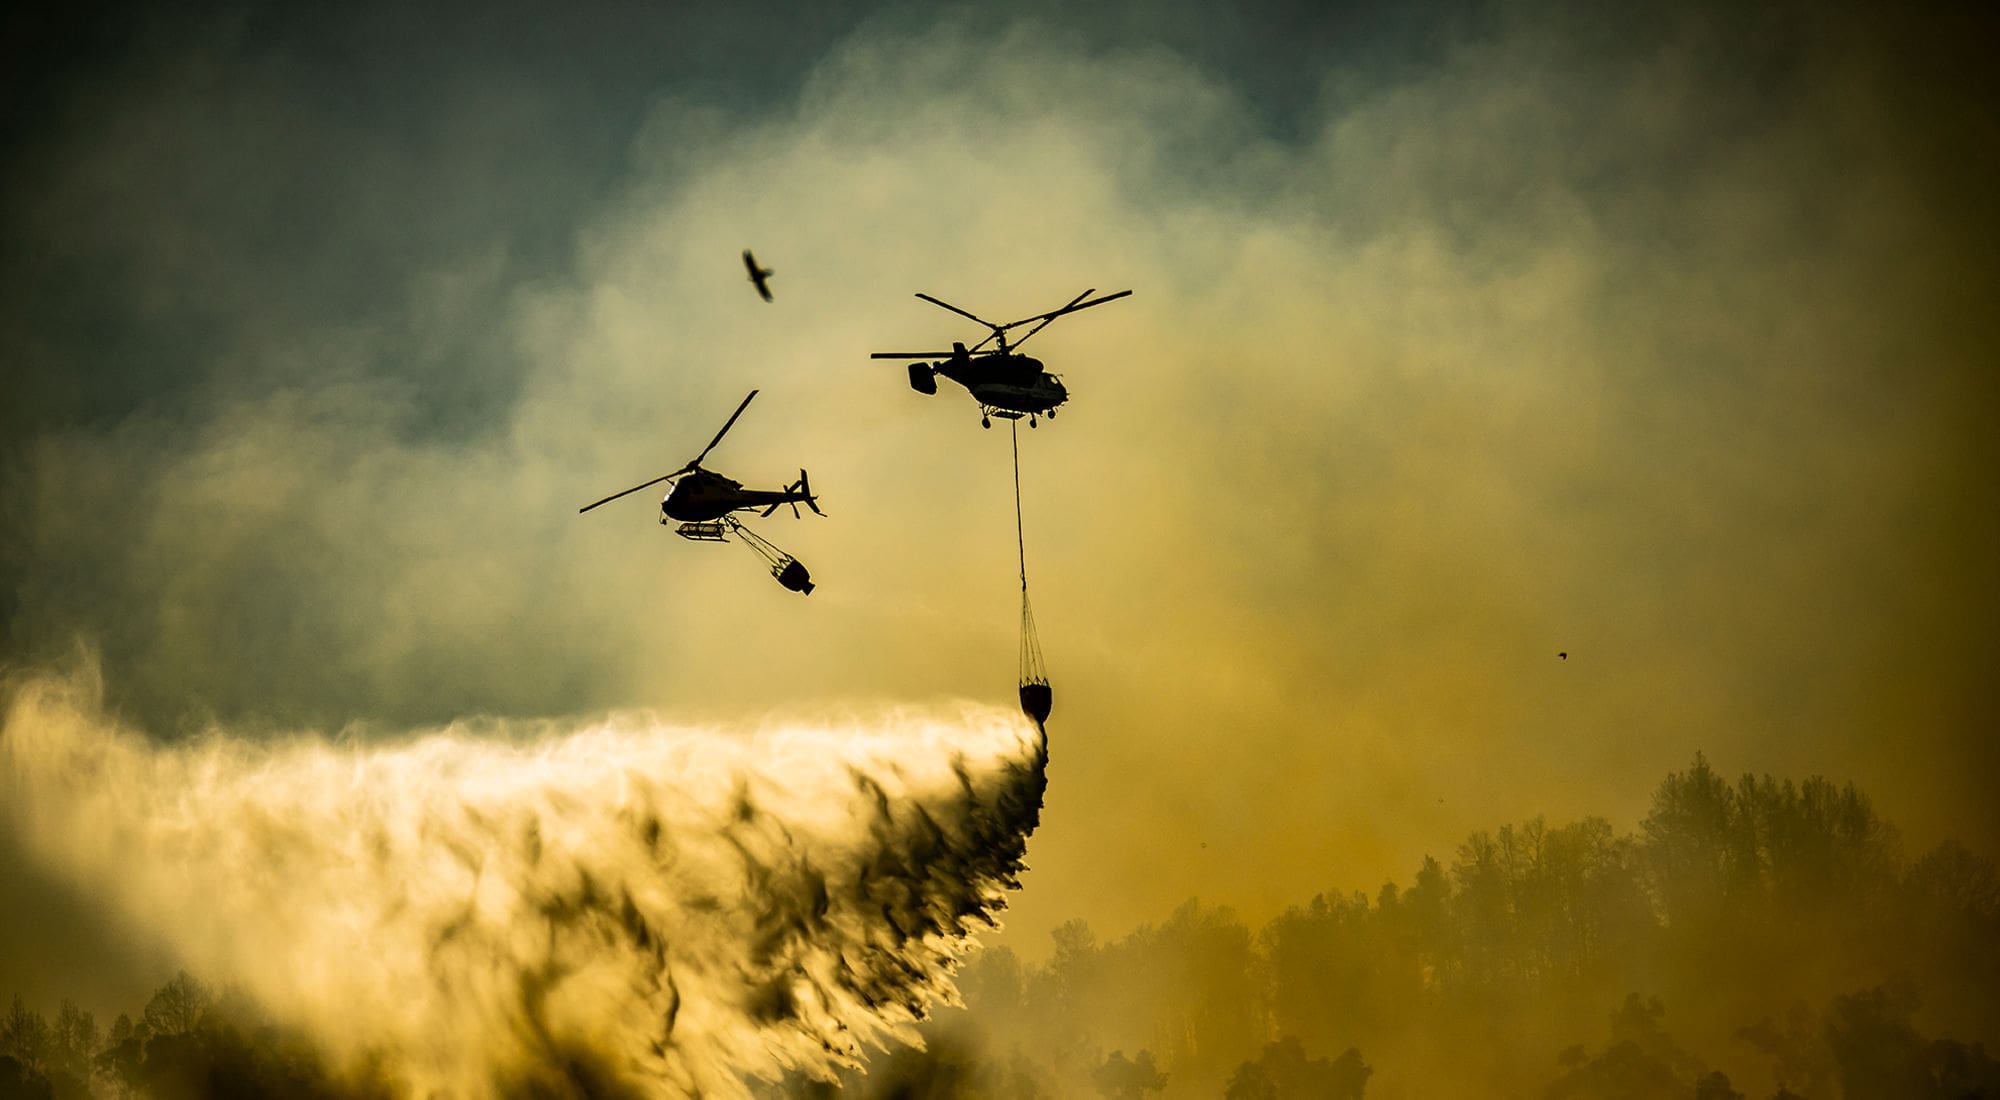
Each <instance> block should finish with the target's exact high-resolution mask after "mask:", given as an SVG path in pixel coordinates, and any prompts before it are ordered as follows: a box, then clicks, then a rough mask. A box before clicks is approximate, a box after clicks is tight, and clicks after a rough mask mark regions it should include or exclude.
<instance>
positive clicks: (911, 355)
mask: <svg viewBox="0 0 2000 1100" xmlns="http://www.w3.org/2000/svg"><path fill="white" fill-rule="evenodd" d="M868 358H870V359H949V358H951V353H950V352H948V351H878V352H874V353H873V354H871V355H869V356H868Z"/></svg>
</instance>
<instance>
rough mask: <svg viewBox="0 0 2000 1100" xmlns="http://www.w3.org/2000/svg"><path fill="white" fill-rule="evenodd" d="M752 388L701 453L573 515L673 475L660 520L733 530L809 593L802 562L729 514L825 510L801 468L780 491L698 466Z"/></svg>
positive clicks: (714, 532)
mask: <svg viewBox="0 0 2000 1100" xmlns="http://www.w3.org/2000/svg"><path fill="white" fill-rule="evenodd" d="M757 393H758V391H756V390H751V391H750V396H749V397H745V398H744V399H743V403H742V404H741V405H738V406H736V411H735V412H733V413H731V414H730V415H729V420H728V421H727V422H726V423H724V424H723V425H722V430H721V431H719V432H716V433H715V438H714V439H711V440H709V441H708V446H706V447H703V448H702V449H701V453H700V454H698V455H696V456H694V458H692V459H690V460H689V461H688V463H687V465H685V466H682V467H681V468H680V469H678V470H675V471H674V472H672V473H670V474H661V475H660V476H659V477H656V478H654V479H653V480H651V481H648V482H646V483H645V484H643V485H634V486H632V487H631V488H630V489H626V490H624V491H622V492H617V493H613V494H611V495H610V496H608V497H605V498H604V499H603V500H599V501H595V502H593V503H590V504H586V505H584V506H583V507H581V508H578V509H577V512H578V514H582V513H584V512H588V511H590V510H591V509H592V508H595V507H597V506H598V505H600V504H609V503H611V502H612V501H614V500H617V499H618V498H619V497H622V496H629V495H630V494H632V493H636V492H638V491H639V490H641V489H645V488H649V487H651V486H654V485H658V484H659V483H660V482H662V481H669V480H672V479H674V478H679V479H680V480H678V481H675V482H674V487H673V489H672V490H671V491H669V492H668V493H667V495H666V497H665V498H664V499H662V500H661V501H660V522H661V523H662V524H665V523H670V522H674V521H679V523H680V525H679V526H678V527H676V528H674V533H675V534H677V535H679V536H681V537H682V538H684V539H691V540H693V541H696V542H727V541H729V538H728V535H729V532H731V531H734V532H735V533H736V534H737V535H739V536H741V537H742V539H743V541H744V544H745V545H747V546H749V547H750V548H751V549H752V550H755V551H757V553H758V554H759V555H760V556H761V557H763V558H764V559H765V561H767V562H769V563H770V565H771V575H772V576H775V577H777V578H778V583H779V584H782V585H784V586H785V587H786V588H789V589H791V590H792V591H794V592H811V591H812V588H813V585H812V581H811V579H810V577H809V576H808V575H807V573H806V569H805V566H803V565H801V564H799V561H798V559H797V558H794V557H792V556H791V555H789V554H786V553H785V552H784V551H782V550H779V549H778V548H777V547H775V546H772V545H771V544H770V543H768V542H765V541H764V540H763V539H761V538H758V537H757V536H756V535H754V534H752V533H751V532H750V530H749V528H747V527H744V526H743V524H742V523H741V522H740V521H739V520H737V519H736V517H735V516H733V515H731V514H730V513H732V512H740V511H748V510H755V509H759V508H761V509H763V514H764V515H766V516H769V515H770V514H771V513H773V512H776V511H777V510H778V509H779V507H781V506H783V505H787V504H789V505H791V508H792V515H794V516H797V515H798V514H799V505H801V504H804V505H805V506H806V507H808V508H810V509H812V511H813V514H814V515H816V516H823V515H825V514H826V513H825V512H822V511H820V510H819V503H818V498H817V497H815V496H813V492H812V486H811V485H809V484H808V483H807V481H806V472H805V471H804V470H803V469H801V470H800V471H799V479H798V480H797V481H795V482H793V483H791V484H790V485H787V486H785V487H784V488H783V489H781V490H769V489H745V488H744V487H743V485H742V483H740V482H738V481H736V480H734V479H732V478H727V477H724V476H722V475H721V474H718V473H716V472H715V471H713V470H706V469H703V468H702V465H701V460H702V459H704V458H707V457H708V452H710V451H712V450H714V449H715V445H716V444H717V443H720V442H722V437H723V436H725V435H728V434H729V429H730V428H732V427H735V426H736V418H737V417H739V416H742V415H743V410H744V409H747V408H749V407H750V400H751V398H754V397H756V396H757Z"/></svg>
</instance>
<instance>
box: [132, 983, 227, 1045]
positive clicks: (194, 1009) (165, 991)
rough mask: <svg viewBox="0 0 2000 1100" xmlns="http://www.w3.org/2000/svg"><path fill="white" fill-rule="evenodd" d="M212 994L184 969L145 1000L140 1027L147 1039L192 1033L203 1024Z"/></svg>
mask: <svg viewBox="0 0 2000 1100" xmlns="http://www.w3.org/2000/svg"><path fill="white" fill-rule="evenodd" d="M211 996H212V995H211V994H210V993H209V990H208V987H207V986H205V985H203V984H202V983H201V982H199V981H197V980H195V978H194V977H193V976H191V975H190V974H188V972H187V971H185V970H182V971H180V972H178V973H176V974H175V975H174V976H173V977H172V978H169V979H167V983H166V984H165V985H163V986H161V987H160V988H159V990H158V991H156V992H155V993H154V994H153V997H152V999H151V1000H149V1001H147V1002H146V1010H145V1012H144V1013H143V1014H141V1016H140V1018H139V1027H140V1028H141V1030H143V1031H144V1032H145V1034H146V1036H147V1038H148V1039H154V1038H159V1037H161V1036H175V1035H187V1034H190V1033H192V1032H193V1031H194V1029H195V1028H197V1027H199V1026H201V1018H202V1016H203V1014H205V1013H206V1012H207V1011H208V1005H209V1001H210V1000H211Z"/></svg>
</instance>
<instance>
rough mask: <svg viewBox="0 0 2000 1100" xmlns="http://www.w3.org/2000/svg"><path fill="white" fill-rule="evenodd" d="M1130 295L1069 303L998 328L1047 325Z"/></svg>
mask: <svg viewBox="0 0 2000 1100" xmlns="http://www.w3.org/2000/svg"><path fill="white" fill-rule="evenodd" d="M1084 293H1085V294H1088V293H1090V291H1088V290H1086V291H1084ZM1130 293H1132V292H1131V291H1129V290H1121V291H1119V292H1118V293H1116V294H1106V295H1105V296H1104V297H1102V298H1092V299H1091V300H1090V301H1088V302H1080V303H1079V302H1071V303H1070V304H1068V305H1066V306H1064V307H1062V308H1061V309H1052V310H1050V311H1048V312H1047V313H1038V314H1036V315H1035V316H1033V317H1023V318H1021V319H1020V320H1018V321H1014V322H1012V323H1010V324H1005V325H1001V326H1000V327H1001V328H1003V329H1007V328H1013V327H1014V326H1015V325H1025V324H1027V323H1028V322H1029V321H1040V322H1042V323H1043V324H1047V323H1049V322H1050V321H1053V320H1055V319H1056V318H1058V317H1061V316H1063V315H1064V314H1069V313H1075V312H1076V311H1078V310H1080V309H1089V308H1090V307H1091V306H1101V305H1103V304H1104V303H1106V302H1115V301H1117V300H1118V299H1120V298H1123V297H1125V296H1126V295H1127V294H1130ZM1022 339H1023V340H1025V339H1027V337H1025V336H1024V337H1022Z"/></svg>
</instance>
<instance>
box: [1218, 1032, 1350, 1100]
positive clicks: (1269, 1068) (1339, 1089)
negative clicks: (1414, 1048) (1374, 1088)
mask: <svg viewBox="0 0 2000 1100" xmlns="http://www.w3.org/2000/svg"><path fill="white" fill-rule="evenodd" d="M1373 1072H1374V1070H1373V1069H1371V1068H1370V1067H1369V1066H1368V1065H1367V1064H1366V1063H1364V1062H1362V1060H1361V1052H1360V1051H1359V1050H1356V1049H1355V1048H1353V1047H1348V1048H1347V1049H1346V1050H1345V1051H1343V1052H1341V1055H1340V1057H1338V1058H1331V1059H1329V1058H1308V1057H1306V1051H1305V1046H1304V1044H1302V1043H1300V1042H1299V1040H1298V1039H1297V1038H1295V1037H1294V1036H1290V1035H1287V1036H1285V1037H1284V1038H1282V1039H1279V1040H1278V1041H1276V1042H1273V1043H1266V1044H1264V1051H1263V1053H1262V1054H1260V1055H1258V1056H1257V1059H1256V1060H1255V1061H1250V1062H1244V1063H1243V1064H1241V1065H1239V1066H1237V1067H1236V1072H1235V1073H1234V1074H1233V1075H1231V1076H1230V1078H1229V1086H1228V1089H1227V1090H1226V1091H1225V1092H1224V1093H1223V1095H1224V1097H1225V1098H1226V1100H1361V1098H1362V1096H1363V1094H1364V1093H1365V1092H1366V1091H1367V1088H1368V1075H1369V1074H1371V1073H1373Z"/></svg>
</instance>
